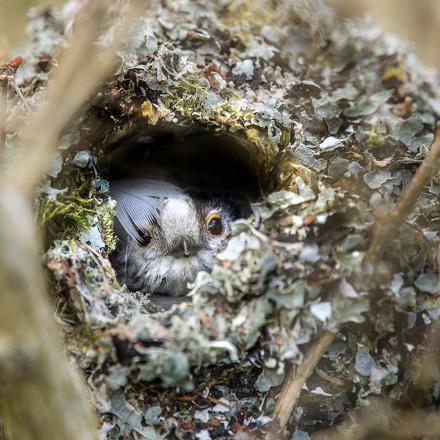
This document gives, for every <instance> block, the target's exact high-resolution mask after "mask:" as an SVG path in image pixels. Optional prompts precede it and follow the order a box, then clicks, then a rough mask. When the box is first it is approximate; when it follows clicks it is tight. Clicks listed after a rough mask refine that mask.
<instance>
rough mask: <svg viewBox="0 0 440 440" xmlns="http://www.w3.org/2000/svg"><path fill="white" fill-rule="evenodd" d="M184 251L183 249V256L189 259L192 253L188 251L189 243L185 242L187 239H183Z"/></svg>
mask: <svg viewBox="0 0 440 440" xmlns="http://www.w3.org/2000/svg"><path fill="white" fill-rule="evenodd" d="M182 249H183V255H185V257H189V256H190V253H189V250H188V242H187V241H186V240H185V238H182Z"/></svg>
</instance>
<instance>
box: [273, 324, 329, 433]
mask: <svg viewBox="0 0 440 440" xmlns="http://www.w3.org/2000/svg"><path fill="white" fill-rule="evenodd" d="M335 337H336V334H335V333H330V332H327V331H326V332H325V333H323V334H322V335H321V336H320V337H319V338H318V339H317V340H316V341H315V342H314V343H313V345H312V346H311V347H310V348H309V350H308V351H307V354H306V355H305V357H304V359H303V361H302V363H301V365H299V366H298V367H296V368H295V367H294V366H292V367H291V369H290V370H289V371H288V373H287V377H286V379H285V380H284V384H283V387H282V389H281V393H280V395H279V397H278V401H277V403H276V405H275V410H274V420H275V421H277V422H278V424H279V425H280V426H281V428H283V429H284V428H285V427H286V425H287V423H288V421H289V418H290V416H291V414H292V412H293V410H294V409H295V406H296V404H297V402H298V398H299V396H300V394H301V390H302V388H303V386H304V384H305V383H306V381H307V379H308V378H309V376H310V375H311V374H312V372H313V370H314V368H315V367H316V365H317V364H318V362H319V361H320V359H321V357H322V355H323V354H324V352H325V351H326V350H327V348H328V347H329V346H330V344H331V343H332V342H333V341H334V339H335Z"/></svg>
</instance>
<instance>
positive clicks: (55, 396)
mask: <svg viewBox="0 0 440 440" xmlns="http://www.w3.org/2000/svg"><path fill="white" fill-rule="evenodd" d="M108 7H109V5H108V2H105V1H90V2H88V3H86V5H85V7H84V8H83V9H82V11H81V12H80V16H79V19H78V20H77V22H76V23H75V27H76V29H77V30H78V32H76V33H75V34H74V35H73V37H72V43H71V47H70V48H69V49H68V50H67V51H66V53H65V54H64V56H63V57H62V61H61V63H60V67H59V68H58V70H57V72H56V74H55V78H54V80H53V81H52V82H51V83H50V85H49V87H48V90H47V96H48V99H47V101H46V102H45V103H44V104H43V105H42V107H41V110H40V111H39V112H38V113H37V114H36V115H35V117H34V118H33V120H32V121H31V122H30V123H29V126H28V127H27V129H26V130H25V133H24V135H23V137H22V142H21V147H20V148H21V149H20V150H19V151H18V152H17V154H16V156H15V158H14V159H13V160H12V163H10V165H9V167H8V169H7V170H6V172H5V173H4V174H3V175H2V176H0V188H1V192H0V249H1V251H0V292H1V295H0V382H1V383H2V386H1V387H0V418H1V419H2V421H3V422H4V423H5V427H6V435H7V436H8V438H12V439H20V440H27V439H45V440H47V439H63V440H69V439H72V440H73V439H75V440H86V439H94V438H96V436H97V434H96V429H97V426H96V421H95V419H94V417H93V416H92V409H91V407H90V405H89V403H88V402H87V401H86V399H85V396H84V389H83V386H82V383H81V380H80V378H79V376H78V374H77V372H76V371H75V369H74V368H73V366H72V365H70V364H69V362H68V360H67V359H66V357H65V356H64V354H63V346H62V340H61V336H60V335H59V333H58V329H57V328H56V324H55V320H54V319H53V312H52V307H51V304H50V302H49V299H48V297H47V294H46V289H45V282H44V277H43V274H42V269H41V266H40V254H39V246H38V245H37V244H38V240H37V237H36V233H35V230H34V219H33V212H32V206H31V198H32V194H33V191H34V189H35V186H36V185H37V184H38V182H39V181H40V179H41V178H42V176H43V174H44V171H45V170H46V168H47V167H48V164H49V163H50V160H51V157H52V155H53V154H54V153H55V151H56V148H57V144H58V139H59V136H60V134H61V133H62V131H63V129H65V127H66V125H67V124H69V123H70V122H71V120H72V119H73V118H74V117H75V116H76V115H77V114H78V113H79V112H80V110H81V109H82V107H83V106H84V105H85V104H86V102H87V100H88V99H90V97H91V96H92V95H93V93H94V92H95V91H96V89H97V87H98V85H99V83H100V81H102V80H103V79H105V77H106V76H107V75H109V74H110V73H111V72H112V69H114V67H115V57H114V52H115V50H116V49H117V46H118V45H119V44H120V43H121V40H122V38H124V37H125V36H126V32H124V31H123V30H122V31H121V32H120V33H119V35H120V37H119V38H120V40H119V41H116V42H114V44H113V45H112V47H109V48H108V50H107V51H106V53H102V52H101V53H99V52H98V50H97V49H96V46H95V41H96V38H97V36H98V34H99V31H100V29H102V28H103V25H104V21H105V17H106V12H107V9H108ZM132 17H133V16H132V15H130V14H128V16H127V20H126V29H125V30H126V31H128V25H129V23H128V22H129V21H130V20H131V19H132Z"/></svg>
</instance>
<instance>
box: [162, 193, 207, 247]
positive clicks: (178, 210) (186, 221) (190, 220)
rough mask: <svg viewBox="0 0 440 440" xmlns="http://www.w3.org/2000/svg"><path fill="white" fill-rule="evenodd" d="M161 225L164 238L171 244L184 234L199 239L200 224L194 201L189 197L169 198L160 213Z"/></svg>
mask: <svg viewBox="0 0 440 440" xmlns="http://www.w3.org/2000/svg"><path fill="white" fill-rule="evenodd" d="M160 226H161V229H162V232H163V238H164V239H165V240H166V242H167V243H168V244H169V245H171V246H173V245H174V244H175V241H176V240H178V239H179V238H181V237H183V236H187V237H190V238H192V239H193V240H195V241H197V240H198V239H199V234H200V225H199V220H198V218H197V212H196V208H195V206H194V202H193V201H192V200H191V199H190V198H189V197H185V198H179V199H168V200H167V201H166V203H165V206H164V208H163V210H162V212H161V214H160Z"/></svg>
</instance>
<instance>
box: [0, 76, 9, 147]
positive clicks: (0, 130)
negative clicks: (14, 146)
mask: <svg viewBox="0 0 440 440" xmlns="http://www.w3.org/2000/svg"><path fill="white" fill-rule="evenodd" d="M7 97H8V80H7V79H2V78H0V151H3V150H4V149H5V147H6V115H7V102H8V100H7Z"/></svg>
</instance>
